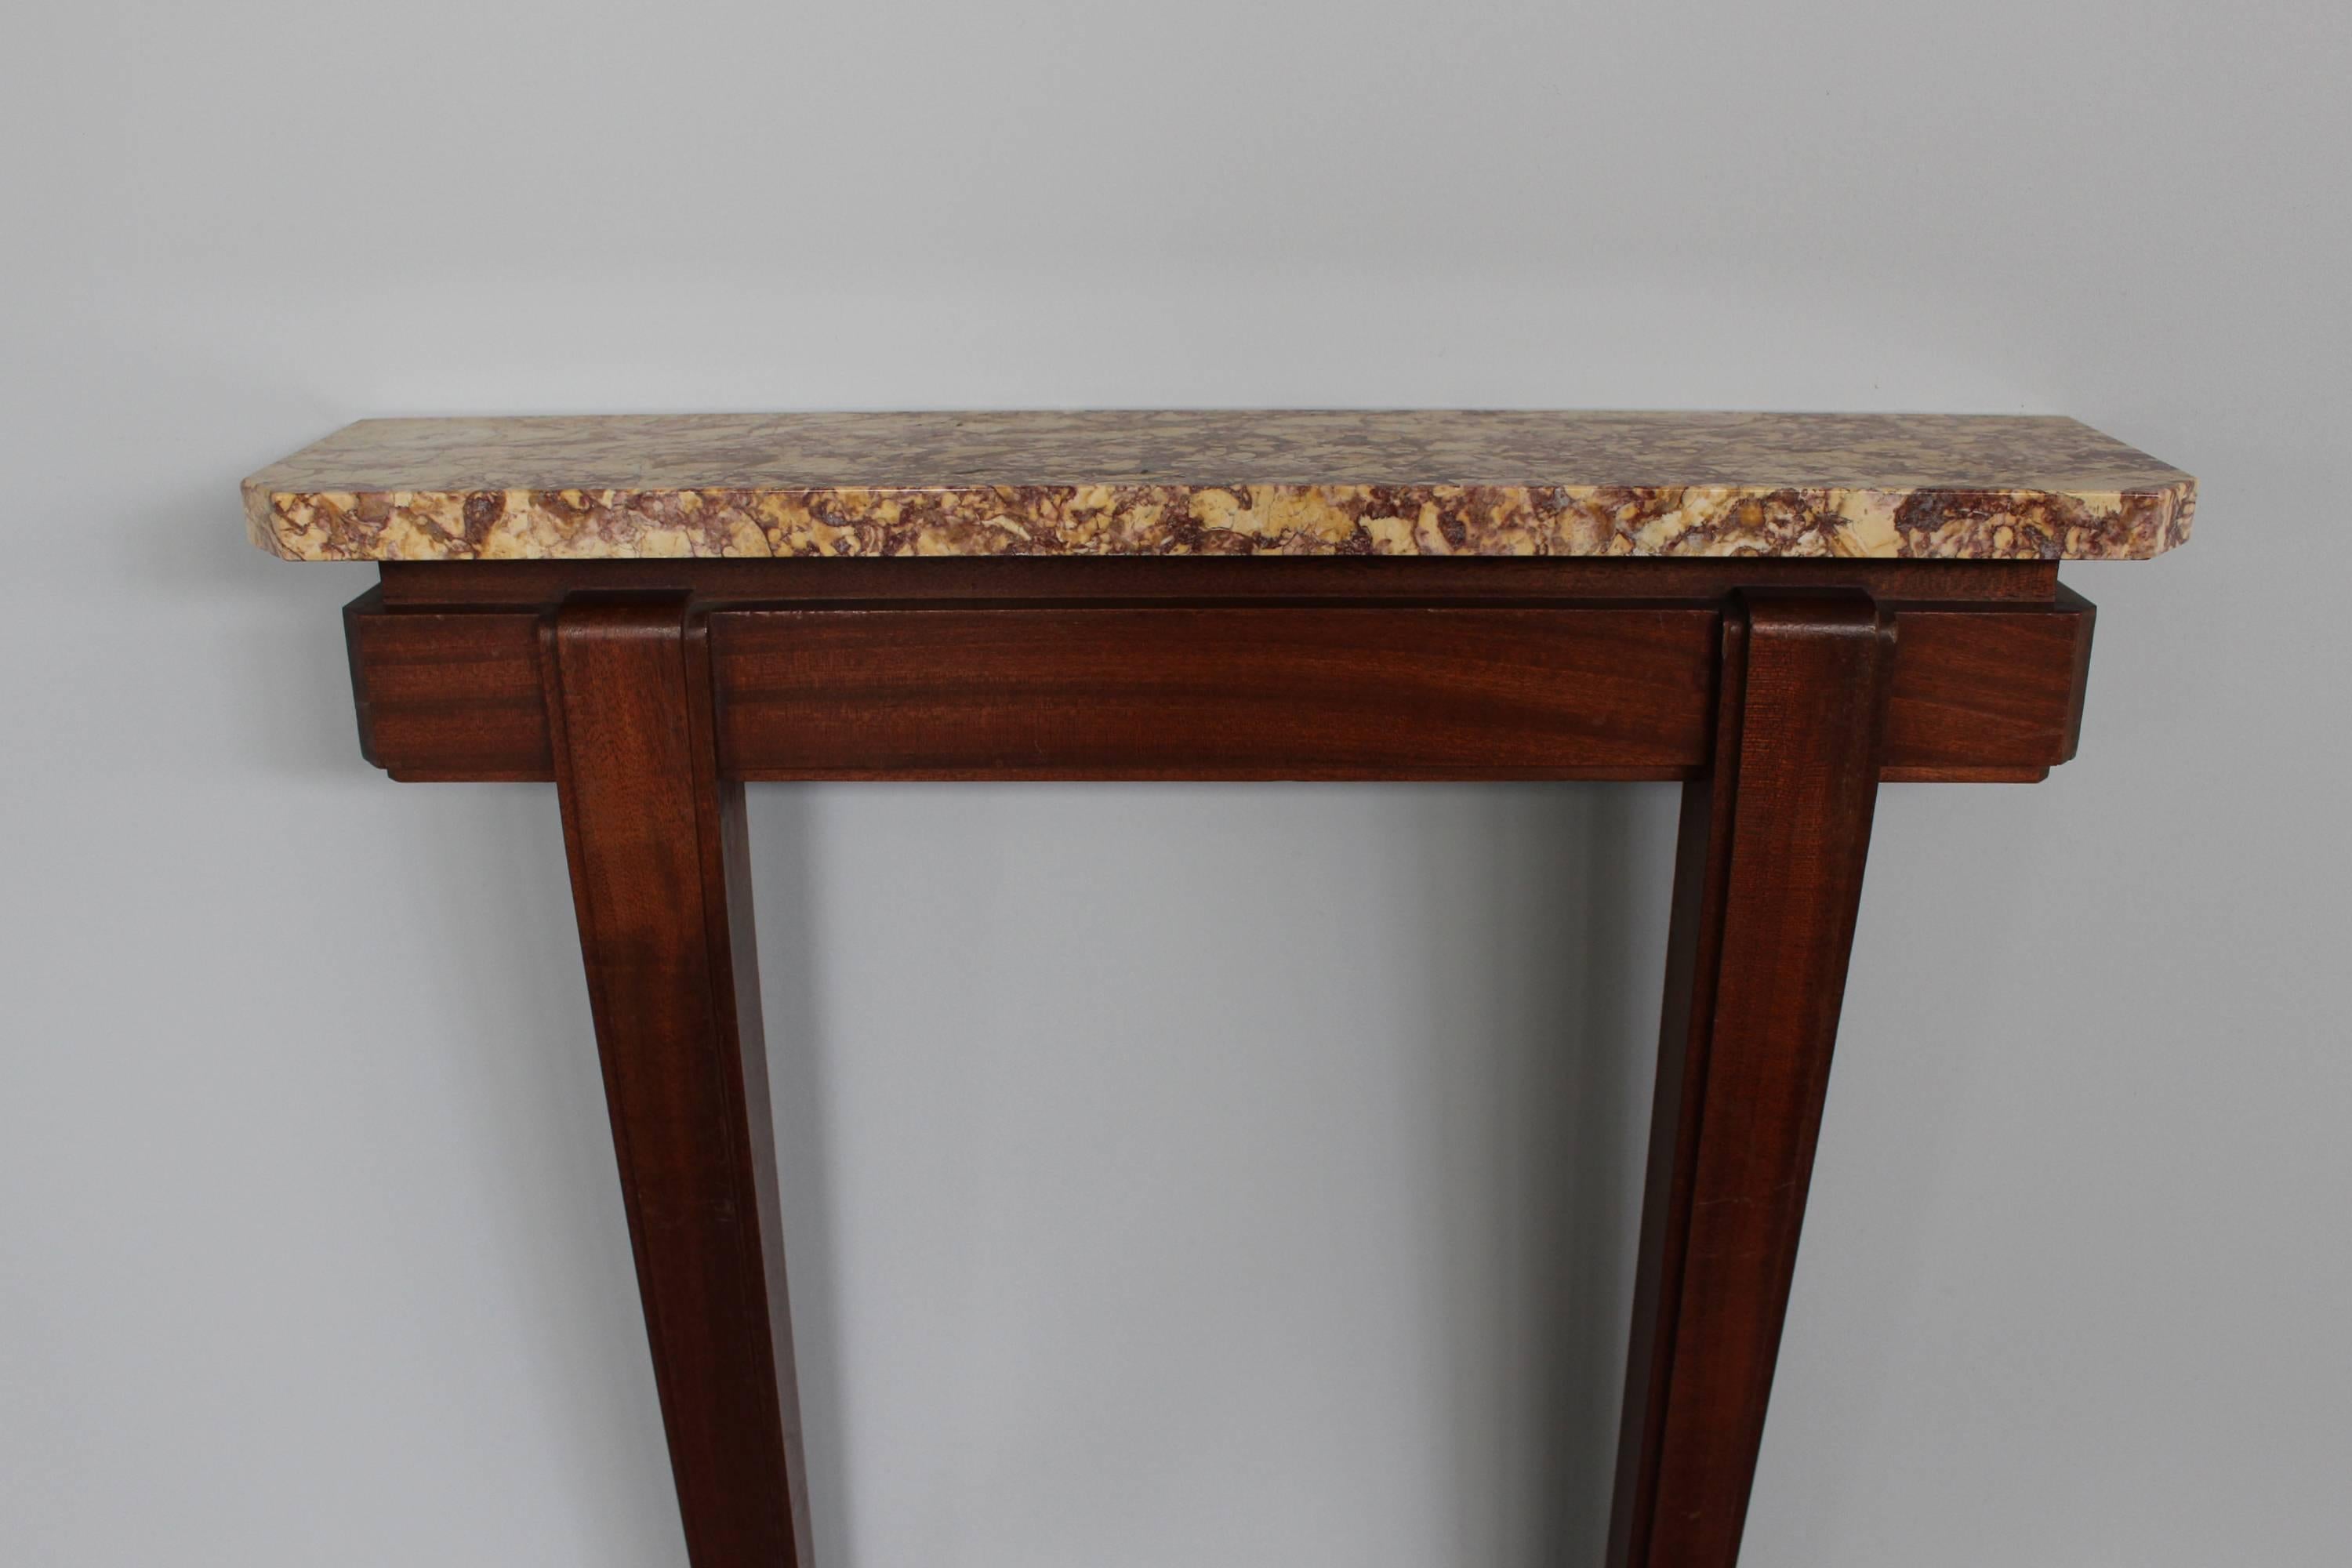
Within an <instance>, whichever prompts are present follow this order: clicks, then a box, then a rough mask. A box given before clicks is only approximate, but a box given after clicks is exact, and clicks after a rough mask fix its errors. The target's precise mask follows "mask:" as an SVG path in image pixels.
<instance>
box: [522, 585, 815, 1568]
mask: <svg viewBox="0 0 2352 1568" xmlns="http://www.w3.org/2000/svg"><path fill="white" fill-rule="evenodd" d="M543 652H544V655H545V658H544V661H543V665H544V678H545V680H546V686H547V695H548V714H549V720H550V724H551V736H552V739H553V742H554V751H555V773H556V785H557V790H558V793H559V794H560V795H561V796H562V805H563V836H564V843H565V846H566V848H567V850H568V852H569V854H570V857H571V862H572V900H573V902H574V904H575V905H576V907H577V910H578V913H579V917H580V946H581V951H582V952H583V956H584V957H585V959H586V961H587V970H588V994H589V1001H590V1004H591V1006H592V1007H593V1011H594V1014H595V1019H596V1040H597V1047H598V1049H599V1051H600V1053H601V1055H602V1057H603V1059H604V1093H605V1098H606V1100H607V1102H608V1105H609V1109H610V1110H611V1112H612V1118H613V1142H614V1149H615V1150H616V1152H618V1154H619V1156H620V1166H621V1191H622V1195H623V1197H624V1199H625V1202H626V1204H627V1207H628V1214H629V1236H630V1239H631V1241H632V1242H633V1243H634V1245H635V1249H636V1260H637V1285H638V1289H639V1290H640V1292H641V1293H642V1295H643V1297H644V1301H645V1313H646V1333H647V1335H648V1336H649V1337H650V1339H651V1340H652V1342H653V1356H654V1375H655V1379H656V1383H657V1384H659V1387H660V1391H661V1407H662V1419H663V1422H664V1424H665V1426H667V1429H668V1436H669V1452H670V1463H671V1467H672V1469H673V1471H674V1472H675V1476H676V1479H677V1497H678V1505H679V1508H680V1510H681V1511H682V1512H683V1513H684V1515H685V1521H686V1542H687V1552H688V1557H689V1558H690V1559H691V1560H692V1562H693V1563H694V1568H809V1563H810V1558H809V1545H808V1539H809V1538H808V1510H807V1504H806V1497H807V1492H806V1488H805V1485H804V1482H803V1474H802V1466H801V1447H800V1406H799V1401H798V1397H797V1394H796V1393H795V1390H794V1385H793V1341H792V1324H791V1320H790V1316H789V1312H788V1309H787V1306H786V1301H785V1293H784V1266H783V1263H784V1259H783V1247H782V1233H781V1230H780V1227H779V1225H778V1222H777V1214H776V1170H775V1164H776V1162H775V1147H774V1131H773V1123H772V1120H771V1117H770V1111H769V1102H768V1083H767V1066H766V1057H765V1054H764V1050H763V1047H762V1045H761V1036H760V1003H759V978H758V969H757V964H756V961H755V953H754V949H753V946H752V940H751V899H750V879H749V877H748V875H747V871H746V863H745V848H744V837H743V791H742V786H741V785H740V784H729V783H726V782H723V781H721V780H720V779H719V775H718V765H717V752H716V749H715V745H714V742H713V740H712V725H711V685H710V678H709V658H708V654H707V649H706V646H705V644H704V643H703V641H702V638H701V636H700V627H699V626H698V625H695V624H690V623H689V621H688V616H687V614H686V605H685V604H684V602H683V601H682V600H677V599H668V600H656V601H646V600H636V601H631V602H622V603H610V602H608V603H593V602H591V603H582V602H579V601H576V600H575V601H571V602H567V603H566V605H564V606H563V607H562V609H561V610H560V611H559V612H558V613H557V614H556V616H554V617H553V619H552V620H551V623H550V624H549V626H548V627H547V631H546V634H545V640H544V644H543Z"/></svg>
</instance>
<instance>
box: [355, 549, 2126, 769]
mask: <svg viewBox="0 0 2352 1568" xmlns="http://www.w3.org/2000/svg"><path fill="white" fill-rule="evenodd" d="M1707 603H1708V605H1709V607H1706V608H1704V609H1701V608H1693V607H1688V606H1667V607H1661V608H1653V609H1635V608H1633V607H1631V606H1629V605H1626V604H1624V603H1622V601H1619V602H1612V601H1604V602H1601V603H1598V604H1591V605H1553V606H1549V607H1545V608H1536V609H1528V608H1502V607H1496V606H1492V605H1484V604H1475V605H1469V606H1454V607H1434V608H1433V607H1426V606H1408V605H1384V604H1379V603H1372V604H1365V603H1361V602H1355V601H1351V600H1350V601H1341V602H1340V603H1339V604H1337V605H1322V604H1314V605H1307V606H1300V605H1293V604H1285V603H1281V602H1278V601H1277V602H1273V603H1263V602H1251V603H1250V604H1248V605H1244V606H1234V605H1217V606H1213V607H1210V608H1181V609H1180V608H1177V607H1175V606H1172V605H1171V606H1162V607H1157V608H1137V607H1133V606H1130V605H1121V606H1116V607H1110V608H1100V609H1096V608H1084V607H1079V605H1032V606H1026V607H1020V608H992V609H985V610H964V609H940V608H936V607H923V606H914V607H905V606H894V607H891V608H887V609H861V608H855V607H852V606H851V605H847V604H844V605H838V606H837V607H835V608H829V609H815V610H773V611H769V610H725V611H719V612H714V613H713V614H712V616H711V617H710V618H711V621H712V624H713V626H714V628H715V629H714V631H713V634H712V635H713V637H715V638H716V641H717V646H716V647H715V649H714V657H715V658H716V660H717V662H716V666H715V669H714V681H715V683H716V686H717V689H718V692H719V745H720V759H719V760H720V767H721V769H722V771H723V772H725V773H728V774H729V775H730V776H733V777H753V778H1138V777H1171V778H1341V777H1345V778H1439V777H1445V778H1476V777H1540V778H1658V779H1674V778H1683V777H1687V776H1689V774H1690V773H1693V772H1694V771H1696V769H1697V768H1699V767H1701V766H1703V765H1705V763H1706V760H1707V757H1708V756H1709V755H1710V746H1711V744H1712V742H1710V741H1709V740H1708V738H1707V737H1708V735H1709V733H1710V731H1711V730H1712V725H1713V719H1712V715H1711V712H1710V711H1709V710H1708V707H1707V703H1708V695H1707V694H1708V693H1709V692H1711V691H1712V690H1713V689H1714V679H1715V676H1714V668H1715V662H1716V649H1715V634H1714V631H1713V629H1712V628H1713V626H1714V625H1715V624H1716V622H1717V619H1718V618H1719V616H1720V615H1721V613H1722V612H1721V610H1720V608H1719V607H1717V605H1719V603H1720V601H1710V602H1707ZM1081 604H1083V602H1081ZM543 614H544V613H543V612H541V611H539V610H521V609H518V610H487V609H485V610H476V611H465V612H454V611H453V612H443V611H417V610H409V609H389V608H386V607H385V606H383V605H381V604H380V603H378V602H376V601H375V600H374V599H373V596H372V595H370V596H362V599H361V600H360V601H358V602H355V603H354V604H353V605H352V606H351V609H350V612H349V615H348V626H349V628H350V646H351V652H352V672H353V683H354V688H355V691H356V693H357V696H358V700H359V704H360V709H361V711H362V727H363V730H364V731H365V735H366V741H365V749H366V751H367V754H368V755H369V757H370V758H371V760H373V761H374V762H375V763H377V764H378V765H379V766H381V767H383V768H385V769H387V770H389V771H390V772H391V773H393V775H394V777H396V778H402V779H418V780H425V779H453V778H479V779H530V778H539V779H544V778H548V777H551V776H552V763H551V752H550V747H549V741H548V733H547V719H546V712H545V710H544V707H543V705H541V704H540V703H538V702H536V701H535V700H531V698H532V694H533V693H534V692H535V690H536V681H537V672H536V663H535V660H536V658H537V653H536V649H537V644H538V637H539V627H540V625H541V619H542V618H543ZM1894 614H1895V621H1896V624H1897V625H1898V626H1899V627H1901V628H1902V632H1903V637H1902V640H1901V651H1900V653H1899V654H1898V656H1897V658H1896V661H1895V673H1894V681H1893V691H1892V695H1891V699H1890V702H1889V708H1888V719H1887V741H1886V764H1887V776H1888V777H1889V778H1892V779H1901V780H1935V779H1951V780H1961V781H1984V780H1994V779H2031V778H2038V777H2040V776H2041V775H2042V773H2045V772H2046V771H2048V770H2049V769H2050V768H2051V767H2053V766H2055V765H2056V764H2058V763H2063V761H2065V760H2066V758H2067V757H2069V756H2071V755H2072V754H2073V752H2074V734H2075V731H2076V729H2077V727H2078V725H2079V721H2080V714H2081V702H2082V690H2083V684H2084V680H2085V679H2086V675H2087V665H2086V662H2085V661H2086V660H2087V658H2088V653H2089V647H2090V634H2091V626H2092V611H2091V608H2090V606H2089V605H2087V604H2084V602H2083V601H2081V600H2080V599H2077V598H2074V596H2073V595H2066V597H2065V598H2064V599H2063V601H2061V602H2059V603H2056V604H2047V605H2043V604H2032V603H2021V604H2008V603H1997V604H1986V605H1976V606H1969V607H1965V608H1960V607H1955V608H1937V607H1917V608H1911V607H1906V608H1901V609H1898V610H1895V612H1894Z"/></svg>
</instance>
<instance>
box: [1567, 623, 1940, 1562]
mask: <svg viewBox="0 0 2352 1568" xmlns="http://www.w3.org/2000/svg"><path fill="white" fill-rule="evenodd" d="M1893 664H1894V634H1893V630H1892V622H1891V621H1890V620H1889V618H1888V617H1886V616H1884V615H1882V614H1881V613H1879V612H1878V610H1877V609H1876V608H1875V607H1874V605H1873V604H1872V603H1871V601H1870V600H1869V599H1867V598H1865V597H1864V596H1862V595H1821V596H1803V597H1767V596H1761V595H1756V596H1749V597H1747V598H1744V599H1741V600H1738V601H1735V603H1734V604H1733V605H1732V606H1731V607H1730V608H1729V609H1728V610H1727V613H1726V615H1725V617H1724V638H1723V658H1722V665H1721V690H1720V699H1719V701H1720V707H1719V712H1718V718H1717V731H1716V741H1715V747H1714V761H1713V763H1712V765H1711V767H1710V769H1709V771H1708V773H1707V774H1706V776H1704V777H1702V778H1698V779H1696V780H1693V781H1692V782H1691V783H1690V784H1687V785H1686V786H1685V791H1684V795H1683V818H1682V833H1681V842H1680V847H1679V850H1678V852H1677V858H1676V866H1675V900H1674V914H1673V927H1672V932H1671V935H1670V938H1669V958H1668V968H1667V989H1666V1002H1665V1008H1664V1024H1663V1030H1662V1037H1661V1040H1660V1045H1659V1061H1658V1083H1657V1097H1656V1101H1655V1108H1654V1110H1653V1113H1652V1117H1653V1120H1652V1131H1651V1149H1650V1166H1649V1177H1648V1185H1647V1191H1646V1194H1645V1196H1644V1199H1643V1217H1642V1236H1641V1252H1640V1258H1639V1264H1638V1268H1637V1272H1636V1279H1635V1287H1634V1303H1633V1336H1632V1345H1631V1350H1630V1353H1629V1361H1628V1365H1627V1370H1626V1391H1625V1412H1624V1424H1623V1427H1622V1436H1621V1437H1620V1442H1619V1448H1618V1460H1617V1467H1618V1468H1617V1490H1616V1499H1615V1505H1614V1510H1613V1513H1612V1524H1611V1530H1610V1548H1609V1563H1610V1568H1732V1564H1733V1563H1736V1561H1737V1560H1738V1554H1739V1539H1740V1532H1741V1529H1742V1526H1743V1525H1744V1524H1745V1522H1746V1519H1747V1512H1748V1489H1749V1485H1750V1483H1751V1482H1752V1480H1753V1479H1754V1476H1755V1470H1756V1458H1757V1453H1758V1450H1759V1447H1760V1445H1761V1442H1762V1439H1763V1433H1764V1414H1765V1406H1766V1403H1767V1400H1768V1398H1769V1394H1770V1392H1771V1385H1772V1369H1773V1363H1774V1359H1775V1357H1776V1355H1777V1353H1778V1351H1779V1348H1780V1326H1781V1321H1782V1318H1783V1316H1784V1314H1785V1313H1786V1310H1787V1308H1788V1300H1789V1286H1790V1279H1791V1277H1792V1275H1793V1272H1794V1269H1795V1266H1796V1255H1797V1237H1798V1231H1799V1228H1800V1226H1801V1223H1802V1221H1803V1217H1804V1207H1805V1194H1806V1188H1807V1185H1808V1184H1809V1182H1810V1180H1811V1173H1812V1163H1813V1149H1814V1144H1815V1142H1816V1140H1817V1138H1818V1135H1819V1132H1820V1129H1821V1114H1822V1099H1823V1095H1824V1092H1825V1090H1826V1089H1827V1087H1828V1081H1829V1066H1830V1055H1831V1050H1832V1045H1833V1044H1834V1042H1835V1039H1836V1035H1837V1020H1838V1011H1839V1006H1840V1004H1841V1002H1842V1000H1843V994H1844V987H1845V972H1846V960H1847V956H1848V953H1849V952H1850V951H1851V949H1852V945H1853V924H1854V915H1855V910H1856V909H1857V907H1858V904H1859V901H1860V898H1861V892H1862V878H1863V863H1864V858H1865V856H1866V854H1867V851H1868V848H1869V843H1870V823H1871V814H1872V810H1873V807H1874V804H1875V801H1876V797H1877V789H1878V779H1879V773H1880V770H1881V765H1882V762H1883V756H1884V745H1885V711H1886V696H1887V691H1888V688H1889V681H1890V677H1891V674H1892V667H1893Z"/></svg>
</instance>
